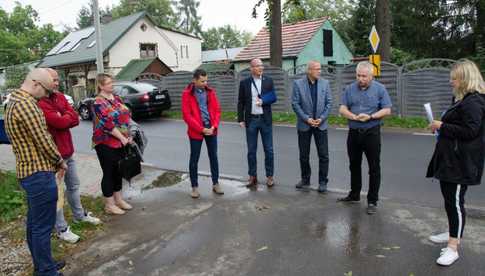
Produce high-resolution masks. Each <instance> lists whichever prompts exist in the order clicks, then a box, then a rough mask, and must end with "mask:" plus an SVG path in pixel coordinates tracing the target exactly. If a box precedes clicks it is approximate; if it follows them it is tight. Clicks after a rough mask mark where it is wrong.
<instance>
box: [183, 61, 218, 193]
mask: <svg viewBox="0 0 485 276" xmlns="http://www.w3.org/2000/svg"><path fill="white" fill-rule="evenodd" d="M182 115H183V118H184V121H185V123H186V124H187V128H188V130H187V134H188V136H189V140H190V161H189V172H190V182H191V184H192V192H191V194H190V195H191V196H192V198H199V197H200V193H199V191H198V186H199V183H198V180H197V175H198V169H197V166H198V163H199V157H200V150H201V148H202V141H203V140H205V144H206V145H207V152H208V155H209V162H210V168H211V177H212V184H213V186H212V191H213V192H214V193H215V194H218V195H222V194H224V192H223V191H222V189H221V187H220V186H219V163H218V160H217V130H218V128H219V122H220V118H221V108H220V106H219V101H218V100H217V97H216V91H215V90H214V89H212V88H210V87H209V86H207V72H205V71H204V70H201V69H197V70H195V72H194V75H193V79H192V82H191V83H190V84H189V85H188V86H187V87H186V88H185V89H184V91H183V92H182Z"/></svg>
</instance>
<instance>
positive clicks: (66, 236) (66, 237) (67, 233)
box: [57, 226, 79, 243]
mask: <svg viewBox="0 0 485 276" xmlns="http://www.w3.org/2000/svg"><path fill="white" fill-rule="evenodd" d="M57 237H59V239H61V240H63V241H66V242H69V243H76V242H78V241H79V236H78V235H76V234H74V233H73V232H71V228H69V226H68V227H67V228H66V230H64V231H63V232H59V233H57Z"/></svg>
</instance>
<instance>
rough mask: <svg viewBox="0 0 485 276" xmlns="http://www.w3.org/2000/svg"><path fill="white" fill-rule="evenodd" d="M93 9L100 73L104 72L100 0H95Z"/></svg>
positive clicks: (97, 62)
mask: <svg viewBox="0 0 485 276" xmlns="http://www.w3.org/2000/svg"><path fill="white" fill-rule="evenodd" d="M91 5H92V7H91V10H92V12H93V15H94V31H95V35H96V70H97V72H98V74H100V73H104V63H103V42H102V40H101V24H100V23H99V8H98V0H93V2H92V3H91Z"/></svg>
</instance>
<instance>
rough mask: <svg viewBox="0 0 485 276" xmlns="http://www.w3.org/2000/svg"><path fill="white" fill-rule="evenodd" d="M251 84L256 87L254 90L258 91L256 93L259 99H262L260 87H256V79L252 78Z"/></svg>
mask: <svg viewBox="0 0 485 276" xmlns="http://www.w3.org/2000/svg"><path fill="white" fill-rule="evenodd" d="M251 84H252V85H253V86H254V89H256V92H257V93H258V98H261V92H260V91H259V89H258V86H257V85H256V82H255V81H254V78H253V77H251ZM261 84H263V80H262V79H261Z"/></svg>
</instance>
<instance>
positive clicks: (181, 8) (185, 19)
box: [176, 0, 202, 36]
mask: <svg viewBox="0 0 485 276" xmlns="http://www.w3.org/2000/svg"><path fill="white" fill-rule="evenodd" d="M199 5H200V3H199V1H197V0H179V1H178V2H177V3H176V9H177V16H178V17H179V18H180V20H181V21H180V24H179V26H178V27H179V29H180V30H182V31H184V32H185V33H189V34H195V35H199V36H200V35H202V27H201V24H200V20H201V17H200V16H198V15H197V9H198V8H199Z"/></svg>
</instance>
